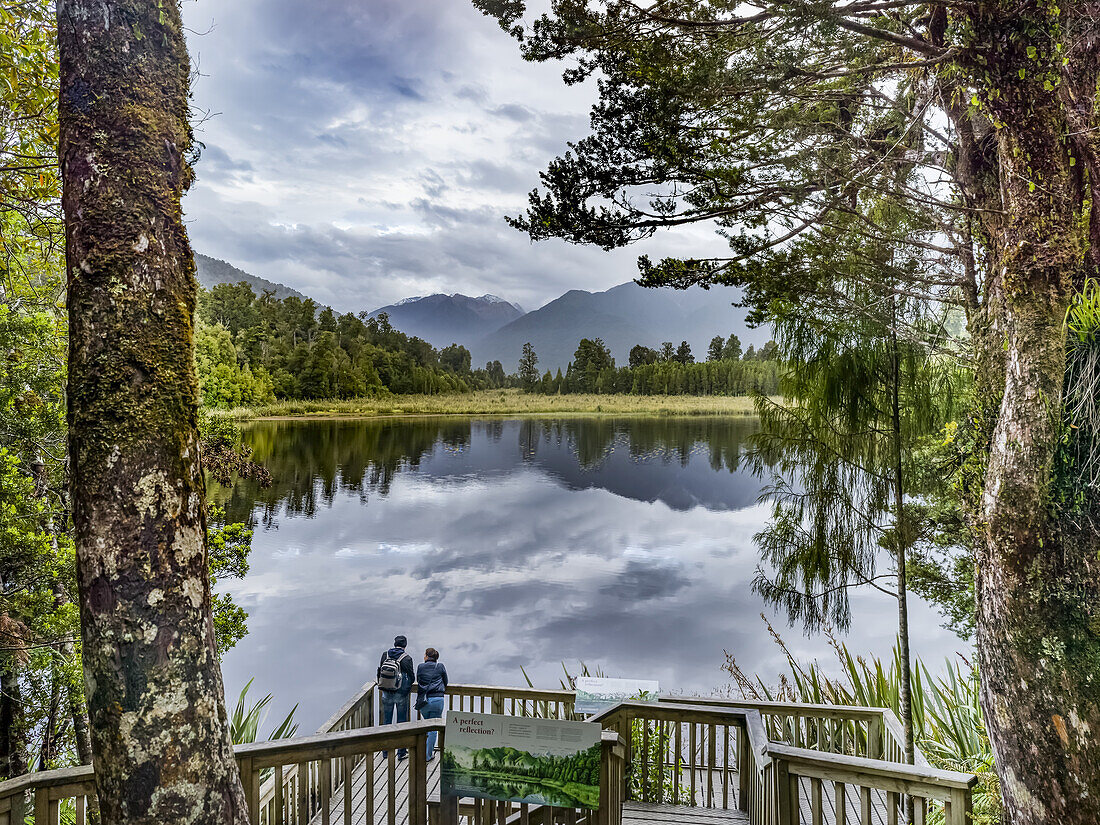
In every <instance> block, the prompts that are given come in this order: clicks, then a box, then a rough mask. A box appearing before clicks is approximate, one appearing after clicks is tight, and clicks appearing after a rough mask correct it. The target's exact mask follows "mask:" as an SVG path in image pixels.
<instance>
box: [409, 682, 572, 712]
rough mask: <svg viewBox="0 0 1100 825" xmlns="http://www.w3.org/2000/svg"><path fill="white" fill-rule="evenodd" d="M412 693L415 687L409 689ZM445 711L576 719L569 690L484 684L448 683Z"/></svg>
mask: <svg viewBox="0 0 1100 825" xmlns="http://www.w3.org/2000/svg"><path fill="white" fill-rule="evenodd" d="M413 692H414V694H415V692H416V689H415V688H414V689H413ZM446 699H447V710H461V711H468V712H471V713H502V714H505V715H507V716H523V717H534V718H539V719H577V718H580V717H578V716H577V715H576V714H575V713H574V712H573V691H571V690H540V689H537V688H520V687H496V686H487V685H449V686H448V687H447V696H446Z"/></svg>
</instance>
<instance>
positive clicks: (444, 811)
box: [439, 796, 458, 825]
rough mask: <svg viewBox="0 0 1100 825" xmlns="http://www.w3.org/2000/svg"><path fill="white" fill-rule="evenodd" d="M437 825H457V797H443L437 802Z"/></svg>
mask: <svg viewBox="0 0 1100 825" xmlns="http://www.w3.org/2000/svg"><path fill="white" fill-rule="evenodd" d="M439 825H458V797H457V796H444V797H442V798H441V799H440V800H439Z"/></svg>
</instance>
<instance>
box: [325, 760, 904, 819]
mask: <svg viewBox="0 0 1100 825" xmlns="http://www.w3.org/2000/svg"><path fill="white" fill-rule="evenodd" d="M410 758H411V757H410ZM373 760H374V765H373V769H372V773H373V775H374V784H373V787H374V788H388V787H392V788H393V793H392V797H391V795H390V794H388V793H386V794H377V793H375V794H374V795H373V796H374V798H373V799H372V800H371V804H370V807H371V814H372V815H371V816H370V817H367V816H366V810H367V785H366V782H365V781H364V779H365V777H366V771H367V765H366V760H364V761H362V762H360V763H359V765H358V766H356V768H355V771H354V772H353V774H352V802H351V812H352V813H351V821H350V823H345V822H344V810H345V808H344V793H343V787H342V786H341V787H340V788H338V789H337V791H336V793H335V794H334V795H333V797H332V803H331V807H330V812H329V817H328V820H327V821H328V822H329V823H330V825H407V823H408V821H409V803H408V787H409V768H408V765H409V763H408V761H407V760H402V761H397V760H395V764H394V782H393V783H392V785H391V784H390V783H389V782H388V776H387V774H388V772H389V769H390V768H389V760H388V759H384V758H383V757H382V756H381V755H380V754H374V756H373ZM427 767H428V799H429V801H431V802H438V801H439V758H438V756H437V757H436V758H435V759H433V760H432V761H431V763H429V765H428V766H427ZM731 774H732V776H733V785H734V787H736V773H735V772H732V771H731ZM685 784H686V782H685ZM698 788H699V789H698V791H697V797H698V798H697V800H696V801H697V803H698V806H697V807H689V806H686V805H652V804H646V803H642V802H627V803H626V805H625V806H624V807H623V825H646V824H647V823H652V825H659V823H669V824H670V825H671V823H675V822H684V823H690V825H721V824H722V823H730V822H734V823H741V822H745V823H747V822H748V821H749V820H748V817H747V815H746V814H745V813H743V812H742V811H740V810H737V808H736V806H735V805H734V804H732V803H733V800H732V799H731V808H730V809H728V810H726V809H722V808H708V807H706V798H705V794H706V792H705V790H704V789H703V787H702V778H701V781H700V783H699V785H698ZM716 790H717V789H716ZM811 793H812V791H811V789H810V784H809V782H805V781H804V782H800V783H799V808H800V812H801V821H802V822H812V821H813V818H812V816H813V814H812V807H811V803H812V800H811ZM835 794H836V789H835V785H834V784H833V783H832V782H828V781H826V782H823V783H822V808H823V810H822V814H823V816H822V820H823V822H825V823H835V822H837V820H838V817H837V815H836V796H835ZM844 795H845V799H846V802H847V811H846V813H847V816H846V817H845V819H846V820H847V821H849V822H861V821H862V800H861V798H860V789H859V788H858V787H855V786H852V785H848V786H845V788H844ZM718 796H719V793H718V792H716V793H715V794H714V796H713V797H712V798H717V797H718ZM868 801H869V802H870V807H869V814H870V820H869V822H868V825H888V823H889V821H890V820H889V817H888V815H887V809H886V799H885V797H884V795H883V794H882V793H881V792H872V793H871V794H870V795H869V800H868ZM391 810H392V815H391ZM324 822H325V819H324V817H323V816H322V813H321V812H320V811H318V812H317V814H316V815H315V816H314V817H313V819H312V820H311V823H313V824H314V825H322V823H324Z"/></svg>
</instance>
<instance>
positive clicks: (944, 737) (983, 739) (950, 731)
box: [723, 625, 1002, 825]
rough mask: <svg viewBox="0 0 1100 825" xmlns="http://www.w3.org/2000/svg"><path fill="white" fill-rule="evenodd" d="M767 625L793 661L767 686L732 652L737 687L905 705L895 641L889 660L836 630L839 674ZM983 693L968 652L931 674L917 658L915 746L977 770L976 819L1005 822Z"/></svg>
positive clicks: (786, 698) (769, 694) (937, 815)
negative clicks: (796, 650) (858, 650)
mask: <svg viewBox="0 0 1100 825" xmlns="http://www.w3.org/2000/svg"><path fill="white" fill-rule="evenodd" d="M768 630H769V632H770V633H771V635H772V638H773V639H774V640H775V642H776V644H777V645H778V646H779V647H780V649H781V650H782V652H783V654H784V656H785V657H786V660H787V665H788V669H787V671H786V672H785V673H782V674H780V675H779V681H778V685H777V686H776V687H769V686H768V685H766V684H765V683H764V681H763V680H762V679H761V678H760V677H759V676H757V677H753V678H750V677H748V676H746V674H745V673H744V672H743V671H742V670H741V668H740V667H739V666H738V665H737V662H736V660H735V659H734V658H733V657H732V656H731V655H729V654H727V655H726V664H725V665H724V666H723V669H724V670H725V671H726V672H727V673H729V674H730V676H731V677H732V678H733V680H734V684H735V688H733V689H734V690H736V692H737V693H738V694H740V695H741V696H742V697H744V698H746V699H752V700H757V701H759V700H767V701H779V702H805V703H809V704H824V705H855V706H863V707H879V708H889V709H890V710H892V711H893V712H894V713H895V714H899V713H900V707H901V678H900V674H901V667H902V664H901V657H900V653H899V650H898V648H897V647H895V648H894V655H893V658H892V659H891V660H890V661H889V662H883V661H882V660H880V659H878V658H877V657H871V658H866V657H862V656H855V655H853V654H852V653H851V651H849V649H848V647H847V645H844V644H840V643H838V642H837V641H836V640H835V639H832V638H831V637H830V640H831V642H832V650H833V653H834V654H835V659H836V661H835V666H836V668H839V672H840V674H841V675H840V676H839V677H834V676H831V675H829V670H828V669H827V668H826V667H825V666H823V665H821V664H820V663H818V662H814V663H812V664H803V663H800V662H798V661H797V660H796V659H795V658H794V657H793V656H792V655H791V652H790V650H788V648H787V646H786V645H785V644H784V643H783V640H782V639H781V638H780V637H779V635H778V634H777V633H776V632H775V630H774V629H773V628H772V627H771V625H768ZM979 700H980V684H979V678H978V671H977V670H976V668H974V667H972V666H971V665H970V664H969V663H967V662H966V661H965V660H962V661H961V663H955V662H952V661H951V660H946V661H945V662H944V667H943V671H942V675H936V674H933V673H932V672H931V671H930V670H929V669H928V668H927V667H926V666H925V665H924V664H923V663H922V662H920V661H919V660H918V661H917V662H916V664H915V666H914V668H913V724H914V729H915V735H916V740H917V746H918V747H919V748H920V749H921V751H922V752H923V753H924V754H925V756H926V757H927V758H928V760H929V762H930V763H931V764H932V765H933V766H935V767H938V768H943V769H945V770H956V771H963V772H967V773H976V774H977V775H978V777H979V780H980V783H979V785H978V787H977V788H976V792H975V796H974V823H975V825H1000V823H1001V822H1002V811H1001V796H1000V785H999V783H998V780H997V776H996V774H995V773H994V771H993V750H992V747H991V746H990V743H989V736H988V734H987V732H986V726H985V720H984V718H983V716H982V710H981V705H980V701H979ZM776 733H777V734H779V733H780V732H779V731H776ZM850 741H852V740H850ZM942 817H943V812H942V810H937V811H934V812H933V815H932V819H931V821H932V822H942V821H943V819H942Z"/></svg>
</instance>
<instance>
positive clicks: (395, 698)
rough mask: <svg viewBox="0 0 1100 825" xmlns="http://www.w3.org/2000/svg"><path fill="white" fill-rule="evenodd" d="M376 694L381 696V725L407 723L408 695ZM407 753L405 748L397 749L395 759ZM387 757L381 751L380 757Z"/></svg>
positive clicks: (384, 752) (381, 691)
mask: <svg viewBox="0 0 1100 825" xmlns="http://www.w3.org/2000/svg"><path fill="white" fill-rule="evenodd" d="M378 692H379V693H380V694H382V720H381V722H382V724H383V725H392V724H393V723H394V722H408V721H409V694H407V693H396V692H390V691H388V690H380V691H378ZM395 717H396V718H395ZM408 753H409V752H408V750H407V749H406V748H398V749H397V758H398V759H401V758H403V757H405V756H407V755H408ZM388 755H389V752H388V751H382V756H388Z"/></svg>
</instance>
